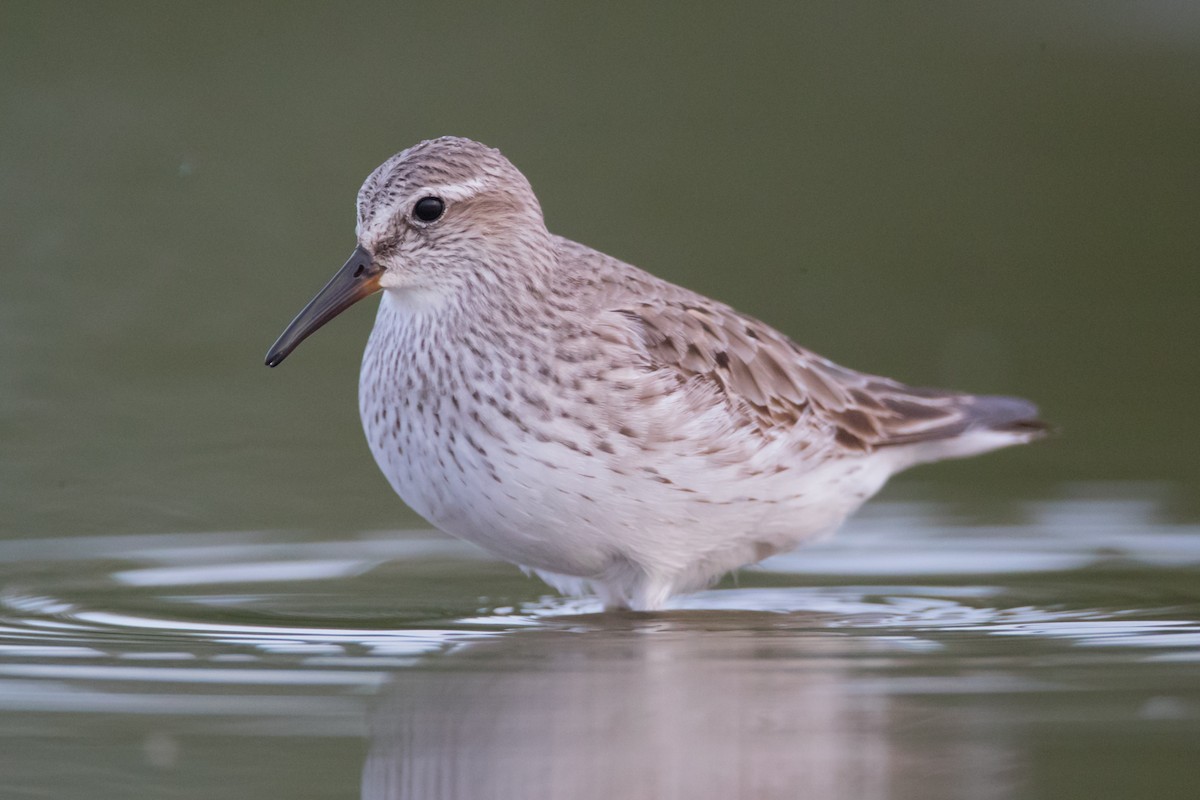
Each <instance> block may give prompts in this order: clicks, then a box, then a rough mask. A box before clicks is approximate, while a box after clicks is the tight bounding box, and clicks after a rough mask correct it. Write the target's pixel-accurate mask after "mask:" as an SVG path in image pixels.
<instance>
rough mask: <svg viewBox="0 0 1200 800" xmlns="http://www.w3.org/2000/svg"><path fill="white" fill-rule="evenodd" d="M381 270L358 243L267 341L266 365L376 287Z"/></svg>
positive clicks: (277, 361)
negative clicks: (297, 312)
mask: <svg viewBox="0 0 1200 800" xmlns="http://www.w3.org/2000/svg"><path fill="white" fill-rule="evenodd" d="M382 274H383V268H382V267H379V266H376V265H375V263H374V261H373V260H372V258H371V254H370V253H368V252H367V251H366V250H365V249H363V247H362V246H361V245H359V246H358V247H356V248H354V252H353V253H351V254H350V258H349V259H348V260H347V261H346V263H345V264H343V265H342V268H341V269H339V270H338V271H337V273H336V274H335V275H334V276H333V278H331V279H330V281H329V283H327V284H325V288H324V289H322V290H321V291H319V292H317V296H316V297H314V298H313V299H312V300H310V301H309V303H308V305H306V306H305V307H304V308H303V310H301V311H300V313H299V314H297V315H296V318H295V319H294V320H292V322H291V324H290V325H288V326H287V328H285V329H284V331H283V333H281V334H280V335H279V338H278V339H276V340H275V344H273V345H271V349H270V350H268V351H267V359H266V363H267V366H268V367H277V366H279V365H280V364H281V363H282V362H283V360H284V359H285V358H287V357H288V353H290V352H292V351H293V350H295V349H296V346H297V345H299V344H300V343H301V342H302V341H304V340H305V339H306V338H308V336H309V335H310V334H312V333H313V332H314V331H316V330H317V328H320V327H321V326H322V325H324V324H325V323H326V322H329V320H331V319H333V318H334V317H336V316H337V315H338V314H340V313H342V312H343V311H345V310H346V309H347V308H349V307H350V306H352V305H354V304H355V303H357V302H358V301H359V300H362V299H363V298H364V297H370V296H371V295H373V294H375V293H376V292H377V291H379V276H380V275H382Z"/></svg>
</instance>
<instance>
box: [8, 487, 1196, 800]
mask: <svg viewBox="0 0 1200 800" xmlns="http://www.w3.org/2000/svg"><path fill="white" fill-rule="evenodd" d="M1008 517H1009V518H1010V522H1008V523H1005V524H994V523H992V524H982V523H980V522H978V521H976V522H972V521H970V520H963V519H960V518H957V517H956V515H955V514H954V513H953V512H952V511H951V510H950V509H947V508H945V507H943V506H939V505H938V504H935V503H919V502H891V503H886V502H885V503H880V504H877V505H875V506H872V507H869V509H868V511H867V512H866V513H865V514H863V515H862V516H860V517H859V518H858V519H857V520H855V521H854V522H853V523H852V524H851V525H850V526H849V527H848V528H847V529H846V530H844V531H843V532H842V533H841V534H840V535H839V536H838V537H836V538H834V539H833V540H832V541H829V542H826V543H821V544H818V545H814V546H812V547H809V548H807V549H802V550H800V551H798V552H797V553H796V554H794V555H789V556H785V557H780V558H776V559H774V560H772V561H769V562H767V563H766V564H764V565H763V567H762V568H761V569H756V570H750V571H744V572H742V573H740V574H739V575H738V576H736V580H731V581H728V582H727V583H726V584H724V585H723V586H722V587H719V588H717V589H714V590H712V591H709V592H704V593H700V594H697V595H692V596H689V597H685V598H681V599H680V600H679V602H677V603H676V605H675V607H674V608H673V609H672V610H670V611H667V612H664V613H661V614H652V615H651V614H624V615H603V614H597V613H595V612H596V610H597V609H596V606H595V604H594V603H592V602H589V601H580V600H566V599H562V598H558V597H554V596H551V595H548V594H545V589H544V587H543V586H542V585H541V584H540V583H538V582H537V581H535V580H531V579H527V578H525V577H523V576H521V575H520V574H519V573H518V572H517V571H516V570H515V569H514V568H512V567H509V566H508V565H505V564H500V563H497V562H495V561H492V560H491V559H489V558H487V557H485V556H484V555H483V554H481V553H480V552H479V551H477V550H475V549H474V548H472V547H470V546H468V545H464V544H461V543H459V542H456V541H453V540H449V539H446V538H444V537H442V536H441V535H439V534H437V533H434V532H429V531H420V530H416V531H378V532H364V533H360V534H357V535H349V536H345V537H339V538H336V539H334V538H326V537H320V536H312V535H301V534H297V533H288V532H226V533H208V534H190V535H186V536H182V535H144V536H116V537H95V536H93V537H82V538H78V539H46V538H38V539H29V540H12V541H5V542H0V562H2V563H3V565H4V566H3V567H2V568H0V577H2V578H3V583H4V586H5V587H6V588H5V590H4V594H3V597H2V598H0V608H2V619H0V741H2V742H3V746H2V748H0V770H2V772H3V775H4V776H5V781H4V782H5V790H6V793H5V795H4V796H6V797H9V796H11V797H43V796H45V797H90V798H107V797H112V798H118V797H121V798H124V797H130V796H159V797H211V796H222V797H230V798H240V797H246V798H250V797H256V798H257V797H263V796H276V797H353V796H356V795H359V794H361V797H364V798H441V797H446V798H485V797H487V798H492V797H494V798H511V797H536V798H542V797H546V798H552V797H553V798H558V797H572V798H611V797H634V798H643V797H644V798H663V797H687V798H708V797H712V798H728V797H746V798H775V797H780V798H783V797H821V798H842V797H844V798H868V797H870V798H874V797H913V798H917V797H922V798H930V797H946V798H958V797H973V798H974V797H983V798H991V797H995V798H1019V797H1062V796H1080V797H1085V796H1086V797H1093V798H1108V797H1114V798H1115V797H1133V796H1138V797H1145V796H1157V797H1190V796H1194V786H1195V780H1196V777H1197V764H1200V669H1198V666H1200V588H1198V587H1200V581H1198V578H1200V530H1198V528H1197V526H1195V525H1189V524H1178V523H1171V522H1169V521H1166V519H1167V518H1165V517H1164V515H1163V513H1162V509H1161V508H1160V507H1159V503H1157V502H1156V501H1154V500H1146V499H1137V498H1125V499H1120V498H1114V497H1105V492H1104V491H1103V490H1101V491H1096V490H1095V489H1088V490H1087V491H1081V492H1079V493H1078V496H1076V497H1072V498H1068V499H1061V500H1059V501H1056V502H1048V503H1041V504H1034V505H1030V506H1028V507H1014V508H1012V509H1009V513H1008ZM1064 521H1068V524H1064Z"/></svg>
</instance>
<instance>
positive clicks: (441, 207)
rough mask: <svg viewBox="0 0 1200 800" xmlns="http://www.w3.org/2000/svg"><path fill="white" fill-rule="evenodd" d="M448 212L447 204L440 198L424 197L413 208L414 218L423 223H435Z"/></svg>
mask: <svg viewBox="0 0 1200 800" xmlns="http://www.w3.org/2000/svg"><path fill="white" fill-rule="evenodd" d="M445 210H446V204H445V203H443V202H442V199H441V198H440V197H422V198H421V199H420V200H418V201H417V204H416V205H415V206H413V216H414V217H416V218H417V219H419V220H421V222H433V221H434V220H436V219H437V218H438V217H440V216H441V215H442V212H444V211H445Z"/></svg>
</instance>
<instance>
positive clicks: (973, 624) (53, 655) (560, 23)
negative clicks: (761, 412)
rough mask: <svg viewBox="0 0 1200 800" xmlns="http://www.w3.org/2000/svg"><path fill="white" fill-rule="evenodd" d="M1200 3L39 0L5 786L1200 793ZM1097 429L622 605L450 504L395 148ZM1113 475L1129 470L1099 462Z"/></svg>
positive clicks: (747, 294)
mask: <svg viewBox="0 0 1200 800" xmlns="http://www.w3.org/2000/svg"><path fill="white" fill-rule="evenodd" d="M1197 98H1200V4H1196V3H1183V2H1169V1H1163V2H1154V1H1153V0H1147V1H1146V2H1139V3H1127V2H1115V1H1113V2H1109V1H1108V0H1092V1H1091V2H1088V3H1044V2H1034V1H1033V0H1028V1H1026V2H1022V1H1021V0H1012V1H1010V2H1006V3H999V4H982V3H974V4H971V3H960V4H939V5H929V4H896V3H877V2H858V1H856V0H844V1H843V2H838V3H792V4H739V5H736V6H735V5H732V4H729V3H717V2H709V3H705V2H698V3H691V4H689V5H688V7H687V9H686V13H684V12H683V11H681V10H680V9H679V8H675V7H673V6H671V5H670V4H662V3H659V4H646V3H641V4H636V3H626V4H607V5H605V6H604V7H603V8H602V7H601V6H594V7H586V8H585V7H584V6H582V5H580V4H570V3H560V4H549V3H519V2H509V3H504V4H491V5H485V4H457V5H456V4H432V3H427V4H414V3H395V2H385V1H384V0H375V1H374V2H372V1H371V0H363V2H357V3H354V4H341V5H338V6H335V5H327V6H323V7H320V8H318V7H315V6H314V7H311V8H310V7H307V6H305V7H304V8H301V7H300V6H299V5H297V4H284V3H274V4H272V3H270V2H258V3H253V4H250V3H241V4H211V3H210V4H193V5H183V4H165V3H159V4H153V3H144V2H142V3H137V2H122V1H121V0H110V2H106V3H104V4H98V3H93V4H81V3H76V4H72V5H70V6H67V5H58V4H55V3H52V2H48V1H45V0H43V2H38V3H25V4H20V3H12V2H9V3H2V4H0V234H2V235H0V270H2V276H0V277H2V278H3V280H2V281H0V618H2V619H0V798H3V799H4V800H7V798H9V797H14V798H47V797H49V798H56V799H57V798H88V800H91V799H92V798H128V797H155V798H186V799H188V800H190V798H211V797H222V798H242V797H245V798H250V797H253V798H255V800H258V798H262V797H287V798H305V797H313V798H316V797H320V798H328V797H355V796H359V795H360V794H361V795H362V796H365V797H421V798H436V797H495V798H505V799H507V798H514V797H516V798H538V797H553V798H561V797H568V798H589V797H602V798H609V797H629V798H642V797H645V798H654V800H658V798H675V797H680V798H691V797H701V798H702V797H721V798H729V797H744V798H772V797H795V796H803V797H807V798H814V799H816V798H839V797H844V798H883V797H889V798H903V797H912V798H930V797H933V798H938V797H946V798H959V797H970V798H989V797H1002V798H1033V797H1039V798H1040V797H1045V798H1055V800H1058V798H1064V797H1087V798H1102V799H1103V798H1116V797H1137V798H1143V797H1154V798H1174V797H1188V798H1192V797H1196V796H1197V795H1198V794H1200V791H1198V790H1197V788H1196V787H1197V786H1200V766H1198V765H1200V723H1198V717H1200V677H1197V675H1198V674H1200V641H1198V637H1200V633H1198V631H1197V624H1198V620H1200V581H1198V578H1200V526H1198V525H1197V522H1198V521H1200V502H1198V498H1200V460H1198V458H1197V452H1198V451H1197V446H1196V436H1195V433H1194V432H1193V431H1194V429H1195V428H1196V425H1195V423H1194V420H1195V416H1196V413H1195V405H1196V397H1197V396H1200V362H1198V355H1200V350H1198V349H1197V348H1196V346H1195V343H1196V342H1197V341H1200V313H1196V305H1197V298H1200V270H1197V269H1196V261H1197V259H1196V254H1197V253H1198V252H1200V226H1198V225H1197V224H1196V220H1197V219H1198V218H1200V193H1198V191H1197V187H1200V148H1197V146H1196V142H1197V141H1200V113H1198V111H1200V105H1198V104H1197ZM442 134H459V135H466V136H471V137H473V138H477V139H479V140H481V141H484V142H487V143H488V144H491V145H494V146H498V147H500V148H501V149H502V150H503V151H504V152H505V153H506V154H507V155H508V156H509V157H510V158H512V160H513V161H514V163H515V164H517V165H518V166H519V167H520V168H521V169H522V170H523V171H524V172H525V173H526V174H527V175H528V176H529V178H530V179H531V182H532V183H533V185H534V187H535V189H536V191H537V192H538V196H539V198H540V199H541V202H542V205H543V208H544V209H545V211H546V215H547V221H548V224H549V225H550V227H551V229H552V230H553V231H555V232H556V233H561V234H563V235H566V236H569V237H571V238H574V239H576V240H578V241H581V242H584V243H586V244H588V245H591V246H594V247H597V248H599V249H602V250H604V251H606V252H609V253H612V254H613V255H616V256H618V257H621V258H624V259H627V260H629V261H631V262H632V263H635V264H637V265H639V266H641V267H644V268H646V269H649V270H650V271H652V272H655V273H656V274H659V275H662V276H663V277H665V278H667V279H670V280H673V281H675V282H678V283H681V284H684V285H687V286H689V287H692V288H695V289H697V290H700V291H702V292H704V293H706V294H709V295H711V296H714V297H717V298H719V299H721V300H724V301H727V302H730V303H731V304H733V305H734V306H736V307H738V308H739V309H741V310H743V311H745V312H747V313H750V314H752V315H754V316H756V317H759V318H761V319H763V320H764V321H765V322H767V323H769V324H771V325H774V326H775V327H778V328H779V329H780V330H782V331H784V332H786V333H787V334H788V335H790V336H792V337H794V338H796V339H797V340H798V341H799V342H801V343H802V344H804V345H806V346H809V347H811V348H813V349H815V350H816V351H818V352H820V353H822V354H823V355H826V356H829V357H831V358H833V359H834V360H836V361H839V362H840V363H844V364H846V365H847V366H850V367H854V368H856V369H862V370H867V371H871V372H877V373H880V374H885V375H888V376H891V377H895V378H897V379H900V380H904V381H907V382H911V383H914V384H921V385H944V386H952V387H956V388H961V389H963V390H968V391H976V392H981V393H1011V394H1017V395H1021V396H1025V397H1029V398H1031V399H1033V400H1035V401H1036V402H1038V403H1039V404H1040V405H1041V407H1042V409H1043V412H1044V413H1045V415H1046V417H1047V418H1048V419H1049V420H1051V421H1052V422H1053V423H1054V424H1055V425H1056V426H1057V427H1058V428H1060V429H1061V435H1060V436H1058V437H1056V438H1054V439H1052V440H1050V441H1047V442H1044V443H1040V444H1038V445H1036V446H1033V447H1028V448H1014V449H1011V450H1008V451H1004V452H999V453H994V454H991V455H988V456H987V457H985V458H980V459H973V460H970V461H964V462H953V463H945V464H938V465H931V466H929V467H923V468H921V469H920V470H914V471H913V472H912V473H911V474H905V475H903V476H899V477H898V478H897V479H895V480H894V481H893V482H892V483H891V484H890V485H889V487H888V488H887V490H886V491H885V493H884V495H883V497H882V498H881V500H882V502H880V501H876V502H874V503H872V504H870V505H868V506H867V508H866V509H865V510H864V513H863V514H862V515H860V516H859V517H858V518H856V519H855V520H854V521H853V522H852V523H851V525H850V526H849V527H848V528H847V529H846V530H845V531H843V532H842V533H841V534H840V535H839V536H838V537H837V538H835V539H834V540H832V541H830V542H826V543H823V544H820V545H816V546H812V547H809V548H805V549H802V550H800V551H798V552H797V553H795V554H794V555H788V556H785V557H781V558H777V559H775V560H773V561H771V562H770V563H768V564H767V565H765V567H764V568H763V569H759V570H751V571H744V572H742V573H740V574H739V575H737V576H735V577H733V578H731V579H729V580H727V581H726V582H725V583H723V584H722V585H721V586H720V587H719V588H718V589H717V590H715V591H712V592H708V593H704V594H701V595H696V596H694V597H691V598H686V599H684V600H682V601H681V602H680V605H679V608H677V609H675V610H673V611H671V612H669V613H665V614H660V615H654V616H621V617H612V616H599V615H596V614H594V613H592V612H593V611H594V608H593V607H592V606H589V605H587V604H580V603H577V602H574V601H566V600H562V599H558V598H555V597H553V596H551V595H548V594H547V590H546V589H545V588H544V587H543V586H542V585H541V584H540V583H539V582H537V581H536V580H530V579H527V578H525V577H523V576H522V575H520V573H519V572H518V571H517V570H515V569H514V568H513V567H510V566H508V565H505V564H499V563H496V562H494V561H492V560H490V559H488V558H485V557H483V556H481V555H480V554H479V553H478V552H477V551H475V550H473V549H471V548H470V547H467V546H465V545H462V544H459V543H456V542H454V541H451V540H447V539H445V538H443V537H441V536H439V535H437V534H433V533H430V532H425V531H420V530H412V531H407V530H401V531H397V530H391V529H392V528H401V529H405V528H413V529H416V528H419V527H420V526H423V525H424V523H423V522H422V521H421V520H420V519H419V518H418V517H417V516H416V515H414V514H412V513H411V512H409V511H407V510H406V509H405V508H404V507H403V505H402V504H401V503H399V502H398V501H397V500H396V498H395V497H394V496H393V494H392V492H391V491H390V490H389V488H388V486H387V484H386V482H385V481H384V479H383V478H382V477H381V476H380V475H379V474H378V471H377V470H376V468H375V465H374V464H373V463H372V460H371V458H370V455H369V454H368V453H367V450H366V447H365V445H364V443H363V440H362V434H361V429H360V426H359V422H358V417H357V407H356V402H355V386H356V376H357V370H358V361H359V355H360V353H361V349H362V346H363V343H364V341H365V338H366V332H367V330H368V329H369V327H370V324H371V316H372V309H371V308H370V305H371V303H370V302H368V303H364V304H363V305H362V306H361V307H356V308H354V309H352V310H350V311H349V312H348V313H346V314H344V315H343V316H342V317H339V318H338V319H337V320H336V321H335V322H333V323H331V324H330V325H328V326H327V327H326V328H324V329H322V330H321V331H320V333H319V334H318V335H317V336H314V337H312V338H311V339H309V340H307V341H306V342H305V343H304V345H303V347H301V348H300V349H299V350H298V351H297V352H296V353H295V354H293V355H292V356H291V357H289V360H288V361H287V363H286V364H285V365H284V366H282V367H281V368H280V369H277V370H267V369H266V368H265V367H263V366H262V357H263V354H264V352H265V350H266V348H267V347H268V346H269V345H270V343H271V342H272V341H273V340H274V339H275V337H276V336H277V335H278V334H279V332H280V330H281V329H282V328H283V326H284V325H285V324H286V323H287V321H288V320H289V319H290V318H291V317H292V315H294V314H295V313H296V311H297V310H298V309H299V308H300V307H301V306H302V305H303V304H304V303H305V302H306V301H307V300H308V299H309V298H310V297H311V296H312V294H313V293H314V292H315V291H316V290H317V289H318V288H319V287H320V286H321V285H322V284H323V283H324V282H325V281H326V280H327V279H328V277H329V276H330V275H331V274H332V272H333V270H334V269H335V268H336V267H337V266H338V265H340V264H341V263H342V261H343V260H344V259H345V257H346V256H347V254H348V253H349V252H350V250H351V249H352V247H353V246H354V241H353V225H354V207H353V201H354V196H355V192H356V191H357V189H358V187H359V185H360V183H361V181H362V179H363V178H364V177H365V176H366V175H367V173H368V172H369V171H370V170H371V169H373V168H374V167H375V166H376V165H377V164H379V163H380V162H381V161H382V160H383V159H385V158H387V157H388V156H389V155H391V154H392V153H394V152H396V151H397V150H400V149H401V148H403V147H406V146H408V145H410V144H413V143H415V142H417V141H419V140H421V139H423V138H428V137H431V136H437V135H442ZM1097 481H1110V482H1111V483H1103V484H1101V483H1096V482H1097Z"/></svg>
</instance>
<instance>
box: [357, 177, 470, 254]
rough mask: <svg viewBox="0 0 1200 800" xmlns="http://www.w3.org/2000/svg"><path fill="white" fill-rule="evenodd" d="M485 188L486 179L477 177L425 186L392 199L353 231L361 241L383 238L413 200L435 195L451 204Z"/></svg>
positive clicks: (360, 208) (359, 210)
mask: <svg viewBox="0 0 1200 800" xmlns="http://www.w3.org/2000/svg"><path fill="white" fill-rule="evenodd" d="M487 187H488V180H487V178H484V177H482V176H478V175H477V176H475V177H474V178H469V179H467V180H465V181H460V182H459V183H446V184H442V185H440V186H426V187H424V188H421V189H419V190H417V191H416V192H413V193H412V194H411V195H408V196H405V197H397V198H395V199H393V200H392V202H390V203H388V204H387V205H385V206H383V207H382V208H380V209H378V210H377V211H376V212H375V213H374V214H372V215H371V219H370V220H368V221H367V223H366V224H365V225H364V224H363V222H362V221H360V222H359V223H358V224H357V225H356V226H355V230H356V232H357V233H358V237H359V239H362V238H363V237H364V236H371V237H379V236H383V235H384V234H385V233H386V232H387V228H388V226H389V225H390V224H391V220H392V218H393V217H394V216H396V214H398V213H399V212H400V211H401V210H402V209H405V207H406V206H407V205H408V203H409V202H410V201H411V200H413V199H414V198H420V197H425V196H426V195H433V194H436V195H438V196H439V197H441V198H442V199H443V200H449V201H452V202H453V201H459V200H466V199H467V198H468V197H472V196H474V195H476V194H479V192H481V191H483V190H484V189H486V188H487ZM358 205H359V208H358V212H359V215H360V216H361V214H362V207H361V203H360V204H358Z"/></svg>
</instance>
